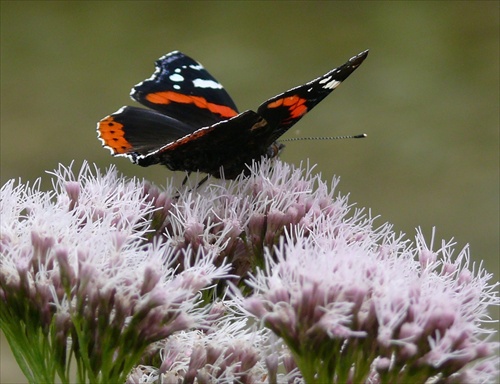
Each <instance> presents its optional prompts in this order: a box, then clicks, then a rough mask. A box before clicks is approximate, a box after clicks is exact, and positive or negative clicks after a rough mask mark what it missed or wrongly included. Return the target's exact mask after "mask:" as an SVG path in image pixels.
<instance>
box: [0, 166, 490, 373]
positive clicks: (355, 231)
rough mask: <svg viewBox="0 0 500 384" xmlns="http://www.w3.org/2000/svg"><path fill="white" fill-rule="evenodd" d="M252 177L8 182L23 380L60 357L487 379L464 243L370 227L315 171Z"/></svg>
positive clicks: (475, 283) (261, 170) (5, 319)
mask: <svg viewBox="0 0 500 384" xmlns="http://www.w3.org/2000/svg"><path fill="white" fill-rule="evenodd" d="M250 171H251V172H250V176H249V177H247V178H242V179H237V180H234V181H230V182H226V181H223V180H222V181H219V180H217V181H212V183H211V184H205V185H203V186H202V187H200V188H198V189H193V186H186V187H185V188H183V189H181V190H176V189H175V188H174V187H173V185H172V183H171V182H170V183H168V184H167V186H166V187H165V188H164V189H163V190H161V189H160V188H158V187H156V186H153V185H151V184H149V183H147V182H144V181H138V180H136V179H132V180H128V179H125V178H123V177H121V176H119V175H118V174H117V172H116V171H115V170H114V169H113V168H112V169H110V170H108V171H106V172H104V173H102V172H100V171H99V170H98V169H95V170H94V171H93V172H92V171H91V169H90V167H89V166H88V165H87V164H84V165H83V167H82V169H81V171H80V173H79V174H78V175H74V174H73V172H72V171H71V169H70V168H69V169H68V168H65V167H62V166H61V167H60V168H59V169H58V170H57V171H55V172H54V173H53V178H54V182H53V184H54V187H53V190H52V191H49V192H43V191H41V190H40V189H39V184H37V183H35V185H33V186H29V185H27V184H22V183H17V184H16V183H15V182H14V181H9V182H7V183H6V184H5V185H4V186H3V187H2V189H1V198H0V202H1V203H0V214H1V222H0V224H1V237H0V252H1V256H0V327H1V329H2V331H3V332H4V333H5V335H6V337H7V339H8V341H9V343H10V345H11V348H12V350H13V352H14V354H15V357H16V360H17V361H18V363H19V364H20V366H21V368H22V370H23V372H24V373H25V375H26V377H27V378H28V379H29V380H30V382H32V383H39V382H53V381H54V380H55V378H56V377H58V379H59V380H60V381H61V382H63V383H68V382H70V381H72V378H71V377H70V376H71V375H70V367H71V365H72V364H76V375H77V378H76V380H77V381H79V382H95V383H111V382H112V383H120V382H121V383H123V382H127V383H150V382H162V383H170V382H172V383H174V382H175V383H219V382H221V383H229V382H231V383H233V382H241V383H260V382H269V383H288V382H306V383H323V382H336V383H343V382H353V383H354V382H356V383H357V382H366V383H384V382H395V383H403V382H425V381H426V380H430V381H432V380H434V381H439V382H461V383H469V382H491V381H493V380H494V378H496V375H498V365H495V364H494V361H493V360H494V358H495V357H496V356H495V350H496V348H497V344H496V343H494V342H492V341H490V338H491V335H492V334H493V331H492V330H488V329H487V328H486V327H485V322H486V320H488V317H487V310H488V307H489V306H491V305H498V296H497V294H496V291H495V290H496V289H497V287H498V285H497V284H491V283H489V280H490V278H491V275H489V274H488V273H487V272H486V271H484V270H483V269H482V268H481V266H479V267H477V266H475V265H474V264H471V262H470V260H469V255H468V250H467V249H465V250H463V251H461V252H460V253H459V254H458V255H457V256H456V257H453V256H452V247H453V244H452V243H443V244H442V245H441V247H439V248H438V249H437V250H433V249H432V248H433V245H432V243H433V240H432V241H431V246H429V247H428V246H426V243H425V241H424V239H423V236H422V234H421V233H420V232H419V233H418V234H417V238H416V243H415V244H414V245H412V244H410V243H409V242H408V241H405V240H404V239H403V237H402V236H396V235H395V234H394V232H393V231H392V229H391V227H390V226H389V225H383V226H381V227H379V228H375V227H374V224H373V219H372V218H371V217H367V216H366V215H365V214H364V213H363V211H362V210H354V211H353V210H352V209H351V207H350V206H349V205H348V201H347V198H346V197H342V196H337V197H335V196H334V192H335V186H336V184H337V180H334V181H333V183H332V185H331V186H330V187H329V186H328V185H326V184H325V182H323V181H322V180H321V177H320V176H319V175H313V174H312V172H311V169H305V170H304V169H301V168H298V169H296V168H294V167H292V166H290V165H287V164H284V163H281V162H279V161H275V162H274V163H273V168H271V166H270V162H269V161H267V160H264V161H262V162H261V163H260V165H259V167H253V168H252V169H251V170H250ZM195 185H196V184H195ZM228 285H229V286H230V287H231V291H230V295H229V296H228V295H226V294H225V293H224V287H227V286H228ZM255 318H256V319H257V320H258V321H255Z"/></svg>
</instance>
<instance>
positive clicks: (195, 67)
mask: <svg viewBox="0 0 500 384" xmlns="http://www.w3.org/2000/svg"><path fill="white" fill-rule="evenodd" d="M367 55H368V51H364V52H362V53H360V54H359V55H357V56H354V57H352V58H351V59H349V61H348V62H347V63H345V64H344V65H342V66H340V67H338V68H335V69H333V70H331V71H330V72H328V73H326V74H325V75H323V76H321V77H318V78H317V79H315V80H312V81H310V82H308V83H306V84H304V85H301V86H298V87H295V88H292V89H290V90H288V91H286V92H284V93H281V94H279V95H277V96H274V97H272V98H271V99H269V100H267V101H265V102H264V103H263V104H261V105H260V106H259V108H258V109H257V112H254V111H250V110H248V111H245V112H242V113H238V110H237V108H236V105H235V104H234V102H233V100H231V97H230V96H229V95H228V93H227V92H226V91H225V90H224V88H223V87H222V85H221V84H220V83H219V82H218V81H217V80H215V79H214V78H213V77H212V76H211V75H210V74H209V73H208V72H207V71H206V70H205V68H203V66H202V65H201V64H200V63H198V62H196V61H194V60H193V59H191V58H190V57H188V56H186V55H184V54H183V53H181V52H178V51H174V52H171V53H169V54H167V55H165V56H163V57H161V58H160V59H159V60H158V61H156V71H155V72H154V74H153V75H152V76H151V77H150V78H149V79H147V80H145V81H143V82H142V83H139V84H137V85H136V86H135V87H134V88H133V89H132V92H131V94H130V96H131V97H132V98H133V99H135V100H136V101H138V102H139V103H141V104H143V105H145V106H146V107H149V108H151V109H152V110H149V109H144V108H137V107H122V108H120V109H119V110H118V111H117V112H115V113H113V114H112V115H109V116H107V117H105V118H104V119H102V120H101V121H100V122H99V123H98V124H97V132H98V138H99V139H100V140H101V141H102V143H103V146H104V147H106V148H108V149H109V150H111V154H112V155H114V156H126V157H128V158H129V159H130V160H131V161H132V162H133V163H135V164H139V165H142V166H143V167H147V166H149V165H152V164H158V163H160V164H163V165H166V166H167V167H168V168H169V169H171V170H172V171H188V172H191V171H202V172H205V173H208V174H210V175H213V176H215V177H218V178H220V177H221V176H224V177H226V178H228V179H234V178H235V177H236V176H238V175H239V174H240V173H241V172H248V168H247V164H251V162H252V160H255V161H258V160H260V158H261V156H267V157H275V156H277V155H278V153H279V152H280V150H281V149H282V148H283V147H284V145H283V144H280V143H278V142H276V140H277V139H278V138H279V137H280V136H281V135H283V134H284V133H285V132H286V131H287V130H288V129H290V127H291V126H292V125H294V124H295V123H296V122H297V121H299V120H300V119H301V118H302V117H303V116H304V115H305V114H306V113H307V112H309V111H310V110H311V109H312V108H314V106H316V104H318V103H319V102H320V101H321V100H323V99H324V98H325V97H326V96H327V95H328V94H329V93H330V92H332V91H333V90H334V89H335V88H337V87H338V86H339V85H340V83H342V81H344V80H345V79H346V78H347V77H348V76H349V75H350V74H351V73H352V72H353V71H354V70H355V69H356V68H358V67H359V66H360V65H361V63H362V62H363V60H365V58H366V56H367Z"/></svg>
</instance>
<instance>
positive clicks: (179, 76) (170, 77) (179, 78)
mask: <svg viewBox="0 0 500 384" xmlns="http://www.w3.org/2000/svg"><path fill="white" fill-rule="evenodd" d="M168 78H169V79H170V80H172V81H184V77H182V76H181V75H179V74H178V73H174V74H173V75H170V76H169V77H168Z"/></svg>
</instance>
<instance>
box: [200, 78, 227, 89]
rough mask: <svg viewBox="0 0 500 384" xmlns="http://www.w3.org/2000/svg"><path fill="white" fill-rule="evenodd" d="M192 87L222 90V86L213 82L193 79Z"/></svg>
mask: <svg viewBox="0 0 500 384" xmlns="http://www.w3.org/2000/svg"><path fill="white" fill-rule="evenodd" d="M193 85H194V86H195V87H198V88H213V89H222V85H220V84H219V83H218V82H216V81H213V80H203V79H194V80H193Z"/></svg>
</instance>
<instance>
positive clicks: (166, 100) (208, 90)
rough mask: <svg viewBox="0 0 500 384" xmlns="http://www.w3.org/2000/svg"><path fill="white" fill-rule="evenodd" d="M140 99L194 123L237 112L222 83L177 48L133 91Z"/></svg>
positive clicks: (205, 123)
mask: <svg viewBox="0 0 500 384" xmlns="http://www.w3.org/2000/svg"><path fill="white" fill-rule="evenodd" d="M130 95H131V96H132V98H133V99H135V100H137V101H138V102H139V103H141V104H143V105H145V106H147V107H149V108H151V109H154V110H155V111H158V112H160V113H162V114H164V115H167V116H170V117H172V118H174V119H177V120H179V121H183V122H185V123H187V124H189V125H192V126H193V127H196V128H200V127H205V126H209V125H211V124H214V123H217V122H219V121H222V120H226V119H228V118H231V117H233V116H236V115H237V114H238V110H237V108H236V105H235V104H234V102H233V100H232V99H231V97H230V96H229V94H228V93H227V92H226V91H225V90H224V88H223V86H222V85H221V84H220V83H219V82H218V81H217V80H216V79H215V78H214V77H213V76H212V75H210V74H209V73H208V71H207V70H206V69H205V68H204V67H203V66H202V65H201V64H200V63H198V62H196V61H195V60H193V59H191V58H190V57H188V56H186V55H184V54H183V53H181V52H178V51H174V52H171V53H168V54H167V55H165V56H163V57H161V58H160V59H158V60H157V61H156V71H155V73H154V74H153V75H152V76H151V77H150V78H149V79H147V80H144V81H143V82H141V83H139V84H137V85H136V86H135V87H134V88H133V89H132V92H131V94H130Z"/></svg>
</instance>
